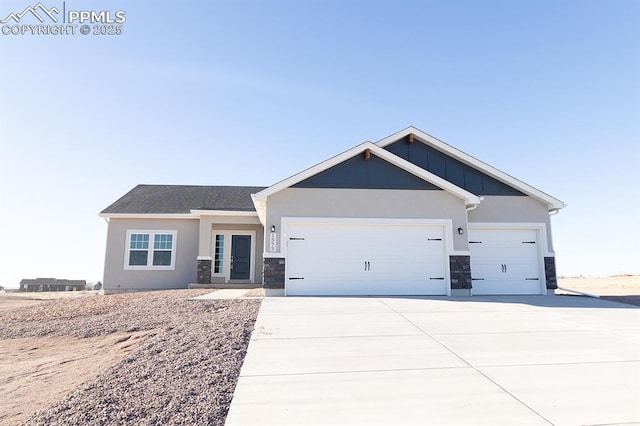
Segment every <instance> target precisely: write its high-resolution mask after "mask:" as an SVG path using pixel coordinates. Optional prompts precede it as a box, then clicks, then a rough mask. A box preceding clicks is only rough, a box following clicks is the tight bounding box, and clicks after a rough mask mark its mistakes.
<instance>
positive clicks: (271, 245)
mask: <svg viewBox="0 0 640 426" xmlns="http://www.w3.org/2000/svg"><path fill="white" fill-rule="evenodd" d="M275 251H276V233H275V232H271V233H269V252H271V253H275Z"/></svg>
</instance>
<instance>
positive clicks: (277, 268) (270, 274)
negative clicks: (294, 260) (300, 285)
mask: <svg viewBox="0 0 640 426" xmlns="http://www.w3.org/2000/svg"><path fill="white" fill-rule="evenodd" d="M284 266H285V259H284V258H283V257H266V258H265V259H264V266H263V271H262V287H264V288H265V289H270V290H278V289H279V290H281V293H282V294H280V295H281V296H284ZM266 293H272V294H273V293H276V292H274V291H267V292H265V294H266ZM278 293H279V292H278ZM273 295H274V296H275V295H276V294H273Z"/></svg>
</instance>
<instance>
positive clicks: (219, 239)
mask: <svg viewBox="0 0 640 426" xmlns="http://www.w3.org/2000/svg"><path fill="white" fill-rule="evenodd" d="M223 259H224V235H216V252H215V257H214V262H213V273H214V274H221V273H222V272H223V270H222V265H223V262H222V260H223Z"/></svg>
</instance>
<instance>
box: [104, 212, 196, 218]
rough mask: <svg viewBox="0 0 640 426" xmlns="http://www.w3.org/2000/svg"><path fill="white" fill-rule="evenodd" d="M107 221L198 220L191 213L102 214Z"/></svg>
mask: <svg viewBox="0 0 640 426" xmlns="http://www.w3.org/2000/svg"><path fill="white" fill-rule="evenodd" d="M98 217H102V218H106V219H198V216H195V215H193V214H190V213H175V214H172V213H100V214H98Z"/></svg>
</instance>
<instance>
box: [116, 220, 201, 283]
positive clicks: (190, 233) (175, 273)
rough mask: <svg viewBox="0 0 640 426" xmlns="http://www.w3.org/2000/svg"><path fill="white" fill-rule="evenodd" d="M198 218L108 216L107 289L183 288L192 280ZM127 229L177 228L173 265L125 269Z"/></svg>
mask: <svg viewBox="0 0 640 426" xmlns="http://www.w3.org/2000/svg"><path fill="white" fill-rule="evenodd" d="M198 228H199V225H198V220H193V219H120V218H111V219H109V227H108V230H107V250H106V259H105V267H104V280H103V283H104V290H105V292H107V293H112V292H116V293H117V292H126V291H133V290H137V291H140V290H142V291H144V290H165V289H176V288H187V286H188V285H189V284H190V283H195V282H196V271H197V260H196V259H197V255H198V231H199V229H198ZM128 230H150V231H163V230H166V231H177V237H176V242H175V249H174V250H175V256H176V257H175V261H174V262H175V263H174V265H175V269H173V270H131V269H125V268H124V265H125V252H126V245H127V231H128Z"/></svg>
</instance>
